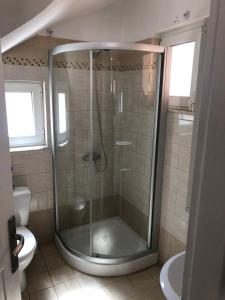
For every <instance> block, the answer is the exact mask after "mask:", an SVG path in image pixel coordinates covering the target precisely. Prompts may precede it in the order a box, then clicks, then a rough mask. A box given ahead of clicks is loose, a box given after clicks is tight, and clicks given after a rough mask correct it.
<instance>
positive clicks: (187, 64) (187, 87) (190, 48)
mask: <svg viewBox="0 0 225 300" xmlns="http://www.w3.org/2000/svg"><path fill="white" fill-rule="evenodd" d="M194 52H195V42H191V43H185V44H181V45H177V46H173V47H172V58H171V73H170V96H175V97H190V96H191V81H192V70H193V62H194Z"/></svg>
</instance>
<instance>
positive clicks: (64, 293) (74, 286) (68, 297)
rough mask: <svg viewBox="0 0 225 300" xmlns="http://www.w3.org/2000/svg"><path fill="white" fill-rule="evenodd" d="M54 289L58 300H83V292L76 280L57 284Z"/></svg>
mask: <svg viewBox="0 0 225 300" xmlns="http://www.w3.org/2000/svg"><path fill="white" fill-rule="evenodd" d="M54 288H55V291H56V294H57V296H58V299H59V300H79V299H82V300H84V294H83V290H82V288H81V286H80V284H79V282H78V280H77V279H73V280H70V281H66V282H64V283H60V284H57V285H56V286H55V287H54Z"/></svg>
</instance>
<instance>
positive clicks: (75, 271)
mask: <svg viewBox="0 0 225 300" xmlns="http://www.w3.org/2000/svg"><path fill="white" fill-rule="evenodd" d="M73 273H74V274H75V276H80V275H85V273H82V272H80V271H78V270H76V269H74V268H73Z"/></svg>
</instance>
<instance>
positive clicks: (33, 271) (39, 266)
mask: <svg viewBox="0 0 225 300" xmlns="http://www.w3.org/2000/svg"><path fill="white" fill-rule="evenodd" d="M45 272H47V267H46V264H45V261H44V260H43V258H41V257H34V258H33V260H32V262H31V264H30V265H29V266H28V268H27V269H26V273H27V276H28V277H31V276H35V275H37V274H41V273H45Z"/></svg>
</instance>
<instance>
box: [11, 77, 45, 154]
mask: <svg viewBox="0 0 225 300" xmlns="http://www.w3.org/2000/svg"><path fill="white" fill-rule="evenodd" d="M5 99H6V110H7V121H8V135H9V145H10V148H16V147H32V146H41V145H45V144H46V141H45V126H44V125H45V122H44V103H43V102H44V101H43V93H42V85H41V83H40V82H25V81H7V82H6V83H5Z"/></svg>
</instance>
